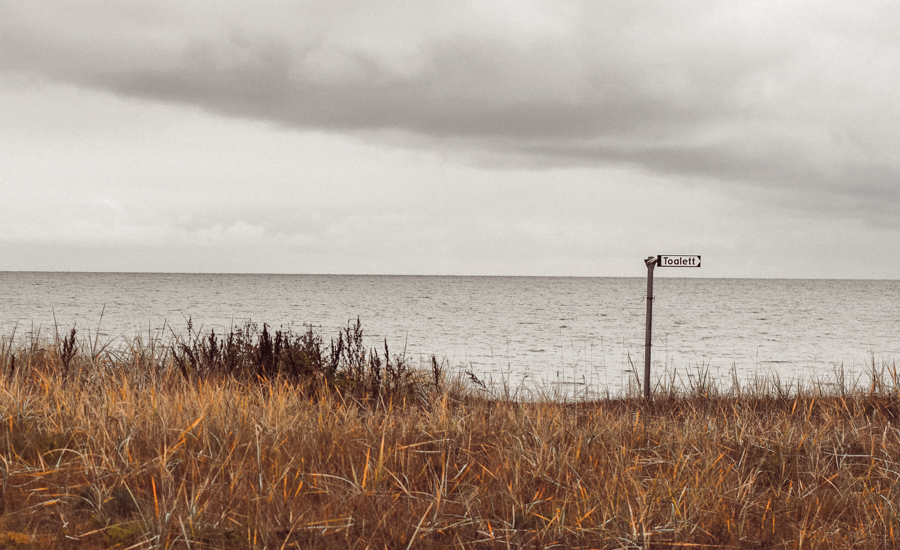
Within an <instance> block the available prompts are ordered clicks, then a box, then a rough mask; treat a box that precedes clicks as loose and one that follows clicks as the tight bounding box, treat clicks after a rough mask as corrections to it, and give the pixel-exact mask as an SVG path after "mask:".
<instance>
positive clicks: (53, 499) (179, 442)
mask: <svg viewBox="0 0 900 550" xmlns="http://www.w3.org/2000/svg"><path fill="white" fill-rule="evenodd" d="M357 330H359V331H360V332H359V336H361V329H360V327H359V325H358V324H357V325H355V326H354V325H352V324H351V325H348V327H347V329H345V331H342V333H341V334H342V335H341V336H338V337H336V338H334V339H331V340H330V342H329V344H328V345H325V344H324V342H323V339H322V338H320V337H319V336H318V335H317V334H316V333H315V332H314V331H312V330H310V331H308V332H306V333H303V334H299V335H297V334H292V333H287V332H282V333H280V336H278V334H279V333H278V332H277V331H276V333H275V334H271V333H270V332H269V330H268V328H267V327H266V326H265V325H264V326H263V328H262V330H260V329H259V328H258V327H256V326H252V327H250V326H247V327H244V328H242V333H241V334H240V335H238V334H237V333H236V332H235V331H232V333H231V334H229V335H224V336H222V337H217V336H215V335H210V334H203V335H200V334H193V333H189V334H188V335H187V336H185V337H183V338H178V339H175V340H173V341H171V342H169V343H166V344H159V343H143V342H141V341H139V340H135V341H130V342H123V343H122V344H111V343H107V344H105V345H99V344H98V343H97V341H96V338H95V339H94V340H93V341H91V340H89V339H85V340H83V341H80V340H79V339H78V336H77V334H76V333H75V332H68V333H64V335H63V336H54V337H53V338H46V339H41V338H31V339H30V340H28V341H25V342H22V341H15V340H14V339H12V338H8V339H6V340H4V344H3V346H2V347H0V361H2V364H0V367H2V372H0V460H2V463H0V474H2V487H0V491H2V494H0V547H3V548H41V549H48V548H121V549H137V548H198V549H200V548H272V549H280V548H354V549H355V548H358V549H360V550H362V549H365V548H373V549H374V548H391V549H393V548H401V549H409V548H451V547H452V548H498V549H501V548H550V547H555V548H893V547H895V546H897V538H898V537H900V523H898V519H897V518H898V510H897V507H898V506H900V488H898V480H900V463H898V461H900V429H898V415H900V387H898V384H897V378H896V371H895V369H894V365H879V366H878V367H877V368H876V365H874V364H873V365H872V373H871V376H870V377H869V378H867V379H866V380H864V381H862V382H861V383H858V384H850V383H845V382H843V381H838V382H837V383H836V384H832V385H827V386H826V385H822V384H820V385H815V384H810V385H797V384H792V385H787V386H785V385H784V384H782V383H780V382H779V381H778V380H777V379H771V378H768V379H767V378H758V379H756V380H754V381H751V382H749V383H747V382H744V383H739V382H738V381H736V380H735V381H731V382H729V385H728V386H727V387H725V386H721V385H718V384H717V383H716V382H714V381H711V380H709V379H706V378H694V379H691V380H692V382H691V383H689V384H686V385H685V384H675V383H674V381H673V382H672V383H670V384H668V385H660V386H658V387H657V388H656V391H655V394H654V397H653V399H652V400H650V401H646V400H643V399H641V398H639V397H637V396H631V395H624V396H618V397H615V398H612V397H611V398H607V399H601V400H597V401H585V402H571V401H569V402H567V401H565V400H556V399H552V398H551V397H552V396H543V397H542V396H537V398H531V399H528V400H525V401H515V400H512V399H509V398H507V397H504V396H508V395H510V392H505V393H504V392H492V391H491V390H490V389H489V388H488V387H482V386H480V385H478V384H477V383H473V381H472V379H471V377H466V376H457V375H451V374H449V369H448V368H446V365H441V364H440V363H439V362H438V361H436V360H432V361H431V362H426V363H424V364H422V365H419V364H413V363H411V362H410V361H408V360H407V359H406V358H404V357H403V356H402V355H394V354H392V353H390V352H389V351H388V350H387V349H385V350H384V351H383V352H374V351H373V350H371V349H368V350H367V349H365V348H364V347H362V344H361V342H362V340H361V338H360V339H356V335H357V333H356V331H357ZM189 332H190V331H189ZM263 332H266V333H267V334H268V336H266V337H263V336H262V333H263ZM229 336H230V338H231V345H232V346H233V348H232V349H231V351H230V352H229V351H227V350H228V346H229V344H228V341H229ZM267 338H268V340H267ZM278 339H280V341H281V344H280V345H279V346H280V347H278V352H277V353H276V351H275V349H276V345H275V341H276V340H278ZM339 341H340V343H339ZM236 342H237V343H236ZM211 348H214V349H215V352H214V353H213V352H212V351H211ZM385 348H386V346H385ZM223 350H225V351H223ZM285 350H288V351H285ZM291 350H292V351H291ZM347 350H349V351H347ZM229 353H231V354H232V355H231V356H230V357H231V359H227V357H229V355H228V354H229ZM291 353H293V354H294V356H293V358H291ZM373 358H374V359H373ZM229 361H230V362H229ZM388 364H389V365H390V369H391V370H390V371H389V370H388V367H387V365H388ZM376 365H377V368H376Z"/></svg>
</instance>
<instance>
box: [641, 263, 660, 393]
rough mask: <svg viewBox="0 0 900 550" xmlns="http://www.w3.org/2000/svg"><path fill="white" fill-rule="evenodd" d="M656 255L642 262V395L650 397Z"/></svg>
mask: <svg viewBox="0 0 900 550" xmlns="http://www.w3.org/2000/svg"><path fill="white" fill-rule="evenodd" d="M656 260H657V257H656V256H650V257H649V258H647V259H646V260H644V263H645V264H646V265H647V334H646V336H645V338H644V397H645V398H646V399H650V346H651V344H650V334H651V332H652V328H653V268H654V267H655V266H656Z"/></svg>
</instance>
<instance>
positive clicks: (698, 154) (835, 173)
mask: <svg viewBox="0 0 900 550" xmlns="http://www.w3.org/2000/svg"><path fill="white" fill-rule="evenodd" d="M0 68H2V70H3V71H5V72H6V73H7V74H17V75H26V76H30V77H36V78H40V79H49V80H54V81H62V82H68V83H74V84H77V85H80V86H85V87H90V88H94V89H100V90H105V91H108V92H112V93H115V94H119V95H123V96H128V97H134V98H140V99H146V100H152V101H158V102H172V103H178V104H185V105H192V106H196V107H198V108H201V109H204V110H207V111H210V112H214V113H218V114H221V115H223V116H229V117H240V118H249V119H257V120H263V121H268V122H271V123H274V124H277V125H280V126H284V127H288V128H296V129H300V130H324V131H328V132H337V133H355V134H360V135H366V136H367V137H369V138H370V139H385V140H396V139H398V137H397V136H400V138H399V139H401V141H403V143H405V144H408V145H412V146H417V147H427V148H435V149H438V150H440V149H442V148H446V149H452V150H454V151H457V152H458V151H462V152H463V153H464V154H466V155H468V157H469V159H470V160H474V161H476V162H494V163H496V164H497V165H498V166H502V165H503V164H504V163H511V164H513V165H516V166H522V165H532V166H536V167H539V166H615V165H619V166H632V167H636V168H638V169H641V170H646V171H650V172H654V173H659V174H664V175H667V176H673V177H688V178H695V179H698V180H701V181H710V182H714V183H731V184H736V185H743V186H751V187H753V188H757V189H771V190H773V192H774V191H777V192H778V193H779V196H783V197H786V199H785V200H787V201H796V200H797V197H798V196H800V194H802V195H803V196H805V197H807V200H808V206H809V207H810V208H813V209H824V210H828V209H840V210H842V211H844V212H845V213H847V212H850V214H851V215H857V214H858V215H862V214H863V213H866V212H868V213H869V214H873V213H874V216H875V218H876V219H880V220H881V221H883V223H888V224H890V223H893V222H892V220H894V219H895V215H896V213H897V210H896V209H897V206H895V205H897V204H900V186H898V185H897V182H898V176H900V150H898V149H897V147H896V144H897V143H900V103H898V102H897V101H896V90H897V89H900V7H898V5H897V4H896V3H892V2H866V3H864V4H854V5H848V4H846V3H837V2H828V3H816V4H809V3H801V2H774V1H772V2H725V1H706V2H700V3H697V2H682V1H671V0H669V1H662V0H661V1H658V2H643V3H639V4H635V3H633V2H628V1H621V2H603V3H596V2H584V3H579V4H575V3H572V4H565V5H559V4H557V3H554V2H549V1H547V2H498V3H492V4H491V5H490V6H486V5H485V3H473V4H472V5H464V4H463V3H459V2H436V3H430V2H429V3H427V4H423V5H422V6H416V7H410V6H409V4H408V3H400V2H391V1H382V2H366V3H361V4H352V5H351V4H349V3H341V2H323V3H307V4H303V5H299V6H296V5H294V3H292V2H284V3H280V2H267V3H262V4H260V3H258V2H257V3H247V4H246V5H237V4H232V5H231V6H227V7H223V6H221V5H220V4H219V3H215V2H208V3H191V5H190V6H185V5H183V3H180V2H168V3H167V2H157V3H151V4H148V3H146V2H119V3H116V4H114V5H113V6H112V7H111V6H110V5H108V4H104V3H97V2H42V3H40V4H35V3H33V2H27V1H17V2H6V3H4V4H3V6H2V7H0ZM811 191H815V193H814V194H812V195H810V192H811ZM809 197H812V198H809ZM879 216H880V218H879Z"/></svg>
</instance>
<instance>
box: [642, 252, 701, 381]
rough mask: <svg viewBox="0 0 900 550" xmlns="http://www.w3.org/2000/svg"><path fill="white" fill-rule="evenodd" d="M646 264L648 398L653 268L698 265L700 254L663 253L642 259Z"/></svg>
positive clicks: (645, 365)
mask: <svg viewBox="0 0 900 550" xmlns="http://www.w3.org/2000/svg"><path fill="white" fill-rule="evenodd" d="M644 265H646V266H647V333H646V335H645V337H644V398H646V399H650V346H651V343H650V335H651V332H652V329H653V268H654V267H656V266H657V265H658V266H659V267H700V256H685V255H663V254H660V255H658V256H656V257H653V256H650V257H648V258H647V259H646V260H644Z"/></svg>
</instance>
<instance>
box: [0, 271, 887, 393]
mask: <svg viewBox="0 0 900 550" xmlns="http://www.w3.org/2000/svg"><path fill="white" fill-rule="evenodd" d="M659 271H662V270H657V275H656V277H655V280H654V299H653V319H652V348H651V349H652V354H651V359H652V361H651V363H652V379H653V381H654V383H656V382H664V383H669V382H671V381H676V382H677V383H681V384H683V385H690V384H692V383H696V382H697V381H698V380H700V379H703V377H705V379H706V380H711V381H715V382H717V383H718V384H719V385H721V386H725V387H730V386H731V385H732V384H733V383H734V381H735V380H737V381H738V382H739V383H742V382H747V381H750V380H754V379H755V380H759V379H760V377H764V378H768V379H772V380H775V379H777V380H778V381H779V383H782V384H785V385H790V384H797V383H799V384H815V383H831V382H834V381H835V380H838V379H840V380H843V381H844V382H843V383H845V384H847V383H862V384H864V383H865V381H866V380H868V379H869V377H871V374H872V371H873V369H874V370H880V369H888V370H890V369H892V368H893V366H894V365H895V361H896V360H897V359H898V358H900V281H895V280H798V279H708V278H680V277H676V276H669V275H668V272H665V273H664V274H660V273H659ZM646 290H647V288H646V278H644V277H635V278H609V277H594V278H591V277H462V276H393V275H390V276H388V275H385V276H381V275H268V274H260V275H252V274H182V273H177V274H176V273H56V272H52V273H51V272H0V338H3V339H6V340H9V339H11V338H15V339H17V340H18V339H30V338H34V337H47V338H52V337H53V336H54V335H56V334H65V333H68V331H69V330H71V329H72V328H76V330H77V331H78V335H79V336H80V337H82V338H84V337H90V338H92V339H99V341H101V342H104V343H110V344H111V345H116V343H120V344H121V345H127V344H128V343H131V342H133V341H134V340H135V339H140V341H142V342H148V341H149V339H157V340H160V339H161V340H164V341H168V342H171V341H172V339H174V338H176V337H184V336H185V335H186V330H187V324H188V321H189V320H190V322H191V323H192V326H193V328H194V330H202V331H209V330H211V329H215V330H216V332H217V333H219V334H221V333H222V332H224V331H227V330H229V329H230V328H231V327H238V326H242V325H243V324H244V323H246V322H248V321H252V322H256V323H257V324H258V325H260V326H261V325H262V324H263V323H266V324H268V325H269V327H271V328H275V329H278V328H290V329H292V330H294V331H302V330H305V329H306V327H307V326H312V327H314V329H315V330H316V331H317V332H319V333H320V334H321V335H322V336H323V338H324V339H325V342H326V343H327V342H328V341H329V340H330V338H332V337H336V336H337V334H338V332H339V331H340V330H341V329H342V328H345V327H347V326H348V323H355V322H356V320H357V319H359V321H360V323H361V326H362V328H363V334H364V337H365V341H366V343H367V344H368V345H371V346H378V347H379V349H383V347H384V344H385V342H386V343H387V345H388V346H389V349H390V350H391V353H392V354H394V353H402V354H404V355H405V357H406V358H408V359H409V360H410V361H412V362H413V363H414V364H416V363H419V362H421V363H422V364H427V363H428V362H429V361H430V359H431V357H432V356H434V357H435V358H436V359H437V360H438V361H440V362H442V364H444V365H445V368H447V369H449V372H455V373H458V374H460V375H462V376H469V375H467V374H465V373H470V374H471V375H474V376H475V377H476V378H478V379H479V380H481V381H484V382H486V383H487V384H488V385H489V387H491V388H503V389H504V391H516V392H518V391H522V392H538V393H539V394H546V395H556V396H563V397H566V398H568V397H573V398H577V397H588V398H590V397H594V396H598V395H600V396H602V395H616V394H620V393H621V392H623V391H628V388H629V387H631V389H632V390H633V389H634V386H635V384H637V383H638V381H639V379H640V376H642V373H643V365H644V350H645V346H644V343H645V340H644V338H645V328H646V309H647V308H646V305H647V304H646V299H647V298H646ZM470 378H471V377H470Z"/></svg>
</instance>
